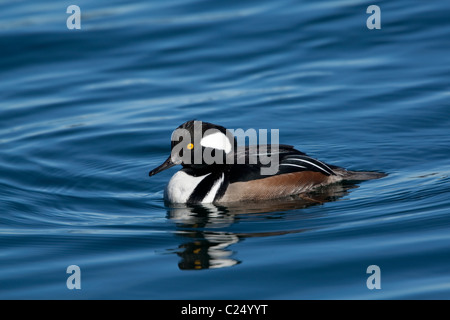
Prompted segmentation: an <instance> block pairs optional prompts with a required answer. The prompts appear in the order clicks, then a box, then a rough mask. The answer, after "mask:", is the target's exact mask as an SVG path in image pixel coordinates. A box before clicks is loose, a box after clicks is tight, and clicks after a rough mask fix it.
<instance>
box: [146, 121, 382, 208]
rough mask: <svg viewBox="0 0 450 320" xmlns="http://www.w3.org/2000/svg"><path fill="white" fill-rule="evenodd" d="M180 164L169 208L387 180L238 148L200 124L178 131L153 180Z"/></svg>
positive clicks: (294, 154) (296, 155) (274, 151)
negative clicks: (178, 204)
mask: <svg viewBox="0 0 450 320" xmlns="http://www.w3.org/2000/svg"><path fill="white" fill-rule="evenodd" d="M198 155H200V157H199V156H198ZM205 155H210V157H209V158H208V159H206V158H205ZM212 155H214V156H212ZM267 159H270V161H275V162H276V166H275V170H274V171H273V172H272V171H271V170H264V169H269V168H268V167H269V166H270V168H272V166H273V163H269V165H268V163H267V161H266V160H267ZM211 160H214V161H211ZM230 160H231V161H230ZM176 164H181V165H182V166H183V168H182V169H181V170H180V171H178V172H177V173H176V174H175V175H174V176H173V177H172V179H171V180H170V182H169V184H168V186H167V188H166V191H165V200H166V201H167V202H169V203H188V204H191V203H227V204H228V203H233V202H243V201H261V200H269V199H279V198H284V197H289V196H297V195H301V194H304V193H305V192H309V191H312V190H315V189H317V188H318V187H321V186H326V185H330V184H335V183H337V182H342V181H364V180H371V179H377V178H381V177H384V176H385V174H384V173H379V172H356V171H348V170H346V169H344V168H341V167H337V166H333V165H329V164H325V163H323V162H321V161H319V160H316V159H313V158H311V157H309V156H307V155H306V154H305V153H303V152H300V151H298V150H296V149H294V148H293V147H292V146H287V145H259V146H246V147H238V146H237V139H236V137H233V136H232V135H231V134H230V132H229V131H227V130H226V129H225V128H224V127H221V126H218V125H214V124H211V123H207V122H201V121H188V122H185V123H184V124H182V125H181V126H180V127H178V128H177V129H176V130H175V131H174V133H173V134H172V153H171V156H170V157H169V158H168V159H167V160H166V161H165V162H164V163H163V164H162V165H160V166H159V167H157V168H155V169H154V170H152V171H150V173H149V175H150V176H153V175H155V174H157V173H158V172H161V171H163V170H165V169H168V168H170V167H172V166H174V165H176ZM268 172H270V173H268Z"/></svg>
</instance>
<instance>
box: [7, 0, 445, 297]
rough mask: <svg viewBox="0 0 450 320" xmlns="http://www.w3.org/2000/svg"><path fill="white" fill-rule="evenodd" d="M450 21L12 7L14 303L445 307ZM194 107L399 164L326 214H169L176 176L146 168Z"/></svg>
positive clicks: (256, 4)
mask: <svg viewBox="0 0 450 320" xmlns="http://www.w3.org/2000/svg"><path fill="white" fill-rule="evenodd" d="M71 4H77V5H78V6H79V7H80V9H81V29H80V30H69V29H68V28H67V27H66V20H67V18H68V17H69V16H70V15H69V14H67V13H66V9H67V7H68V6H69V5H71ZM372 4H377V5H378V6H379V7H380V9H381V29H378V30H377V29H373V30H369V29H368V28H367V26H366V20H367V19H368V18H369V16H370V14H367V13H366V9H367V7H368V6H369V5H372ZM449 17H450V3H448V2H443V1H439V2H437V1H428V2H427V1H420V2H418V1H416V2H410V1H405V0H402V1H389V2H388V1H378V2H376V3H374V2H370V1H309V2H306V1H305V2H304V1H294V0H277V1H272V0H271V1H261V0H258V1H245V2H243V1H226V2H222V1H205V0H171V1H152V2H150V1H137V2H134V3H129V2H126V1H95V2H93V1H85V0H81V1H76V3H72V2H67V1H63V2H60V3H59V4H56V2H54V1H49V0H47V1H39V2H35V1H21V2H16V1H13V2H6V1H1V2H0V21H1V23H0V46H1V53H0V54H1V60H0V79H1V89H0V209H1V213H0V298H1V299H411V298H414V299H431V298H438V299H449V298H450V254H449V252H450V162H449V158H450V129H449V128H450V103H449V100H450V54H449V52H450V19H449ZM190 119H198V120H203V121H209V122H213V123H217V124H221V125H223V126H226V127H228V128H233V129H237V128H242V129H244V130H246V129H249V128H255V129H269V130H270V129H279V130H280V142H281V143H285V144H291V145H294V146H296V147H297V148H298V149H300V150H302V151H304V152H306V153H308V154H310V155H311V156H314V157H316V158H318V159H320V160H322V161H326V162H328V163H331V164H335V165H339V166H343V167H346V168H348V169H352V170H375V171H383V172H386V173H388V174H389V175H388V176H387V177H386V178H383V179H380V180H374V181H368V182H365V183H361V184H360V185H358V187H356V188H351V189H350V190H347V191H344V192H339V191H337V193H336V194H335V195H337V196H335V197H334V198H333V199H332V201H327V202H323V203H322V204H318V205H313V206H296V205H291V204H277V203H273V204H272V206H266V205H265V204H263V203H261V204H258V205H255V206H251V207H249V206H245V205H242V206H234V207H223V206H221V207H216V206H205V207H200V208H196V209H189V208H184V209H183V208H178V209H173V208H169V207H166V206H165V205H164V202H163V189H164V186H165V184H166V183H167V182H168V180H169V179H170V177H171V175H172V174H174V173H175V172H176V170H178V168H172V169H170V170H167V171H165V172H163V173H160V174H158V175H156V176H154V177H152V178H149V177H148V171H149V170H151V169H153V168H154V167H156V166H157V165H159V164H160V163H161V162H162V161H163V160H164V159H166V158H167V156H168V155H169V151H170V135H171V132H172V130H173V129H174V128H176V127H177V126H178V125H180V124H181V123H183V122H185V121H186V120H190ZM332 191H333V190H332ZM333 192H334V191H333ZM70 265H77V266H79V267H80V270H81V277H80V281H81V289H73V290H69V289H68V288H67V286H66V281H67V279H68V277H69V276H70V274H68V273H66V270H67V267H68V266H70ZM370 265H376V266H378V267H379V268H380V273H379V275H380V277H379V279H378V280H379V283H381V289H372V290H370V289H368V287H367V285H366V281H367V280H368V277H369V276H371V274H370V273H367V268H368V266H370Z"/></svg>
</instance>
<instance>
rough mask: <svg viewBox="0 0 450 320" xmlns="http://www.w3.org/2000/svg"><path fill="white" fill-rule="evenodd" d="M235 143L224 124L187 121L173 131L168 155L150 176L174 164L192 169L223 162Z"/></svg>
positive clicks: (222, 163)
mask: <svg viewBox="0 0 450 320" xmlns="http://www.w3.org/2000/svg"><path fill="white" fill-rule="evenodd" d="M235 146H236V138H235V137H234V136H233V134H232V133H231V132H230V131H229V130H227V129H225V128H224V127H222V126H219V125H216V124H212V123H208V122H203V121H196V120H190V121H187V122H185V123H183V124H182V125H181V126H179V127H178V128H176V129H175V130H174V131H173V133H172V138H171V153H170V156H169V157H168V158H167V160H166V161H164V162H163V163H162V164H161V165H160V166H158V167H157V168H155V169H153V170H152V171H150V172H149V176H153V175H155V174H157V173H159V172H161V171H164V170H166V169H169V168H171V167H173V166H175V165H177V164H181V165H182V166H183V168H192V169H194V170H201V169H204V168H206V167H208V166H215V165H224V164H225V163H226V158H227V157H228V156H231V155H232V153H233V150H234V148H235Z"/></svg>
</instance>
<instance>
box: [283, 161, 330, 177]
mask: <svg viewBox="0 0 450 320" xmlns="http://www.w3.org/2000/svg"><path fill="white" fill-rule="evenodd" d="M285 160H295V161H301V162H306V163H309V164H310V165H313V166H315V167H316V168H319V169H320V170H322V171H323V172H326V173H327V174H334V172H333V170H331V169H330V168H328V166H326V165H325V164H324V163H322V162H320V163H321V164H322V165H323V166H324V167H326V168H327V169H329V170H330V171H327V170H325V169H324V168H322V167H319V166H318V165H317V164H315V163H312V162H310V161H307V160H304V159H298V158H286V159H285Z"/></svg>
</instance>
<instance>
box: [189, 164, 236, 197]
mask: <svg viewBox="0 0 450 320" xmlns="http://www.w3.org/2000/svg"><path fill="white" fill-rule="evenodd" d="M222 174H224V180H223V182H222V184H221V186H220V187H219V189H218V190H217V193H216V196H215V197H214V200H217V199H219V198H221V197H222V196H223V194H224V193H225V190H226V188H227V186H228V179H227V177H226V174H225V173H224V172H223V171H218V172H212V173H211V174H210V175H208V176H207V177H205V178H204V179H203V180H202V181H201V182H200V183H199V184H198V185H197V186H196V187H195V189H194V191H193V192H192V194H191V195H190V196H189V199H188V200H187V203H190V204H192V203H199V202H202V201H203V199H204V198H205V197H206V195H207V194H208V192H209V191H210V190H211V188H212V187H213V186H214V184H215V183H216V181H217V180H219V179H221V178H222Z"/></svg>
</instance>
